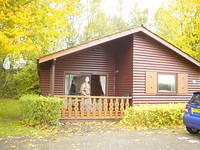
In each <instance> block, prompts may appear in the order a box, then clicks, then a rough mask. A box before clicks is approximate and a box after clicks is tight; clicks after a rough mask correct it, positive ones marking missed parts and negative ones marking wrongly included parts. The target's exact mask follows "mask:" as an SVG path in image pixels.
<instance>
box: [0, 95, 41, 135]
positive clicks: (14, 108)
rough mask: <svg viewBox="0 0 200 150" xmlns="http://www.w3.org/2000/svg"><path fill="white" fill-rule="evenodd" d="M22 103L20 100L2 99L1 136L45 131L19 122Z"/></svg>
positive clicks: (0, 109) (0, 112)
mask: <svg viewBox="0 0 200 150" xmlns="http://www.w3.org/2000/svg"><path fill="white" fill-rule="evenodd" d="M19 121H20V104H19V101H18V100H13V99H0V137H6V136H29V135H30V136H32V135H42V134H43V132H42V131H40V130H38V129H34V128H31V127H26V126H24V125H22V124H20V123H19Z"/></svg>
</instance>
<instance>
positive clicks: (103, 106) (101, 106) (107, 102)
mask: <svg viewBox="0 0 200 150" xmlns="http://www.w3.org/2000/svg"><path fill="white" fill-rule="evenodd" d="M55 97H59V98H62V99H64V100H65V102H64V105H63V108H62V114H61V119H106V118H107V119H109V118H110V119H112V118H113V119H114V118H121V117H122V116H123V112H124V110H125V109H126V108H128V107H129V106H130V100H131V99H132V97H108V96H69V95H55Z"/></svg>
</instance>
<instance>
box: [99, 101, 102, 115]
mask: <svg viewBox="0 0 200 150" xmlns="http://www.w3.org/2000/svg"><path fill="white" fill-rule="evenodd" d="M98 117H99V118H101V117H102V103H101V98H99V101H98Z"/></svg>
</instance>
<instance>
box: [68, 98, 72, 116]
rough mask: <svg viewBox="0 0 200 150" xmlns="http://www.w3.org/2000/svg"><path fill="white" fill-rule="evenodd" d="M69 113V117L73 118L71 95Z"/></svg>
mask: <svg viewBox="0 0 200 150" xmlns="http://www.w3.org/2000/svg"><path fill="white" fill-rule="evenodd" d="M68 101H69V102H68V114H69V118H72V98H71V97H69V98H68Z"/></svg>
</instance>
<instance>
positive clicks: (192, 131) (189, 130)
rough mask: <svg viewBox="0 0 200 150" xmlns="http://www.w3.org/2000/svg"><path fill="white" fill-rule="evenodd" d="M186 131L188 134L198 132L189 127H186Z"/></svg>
mask: <svg viewBox="0 0 200 150" xmlns="http://www.w3.org/2000/svg"><path fill="white" fill-rule="evenodd" d="M186 130H187V131H188V132H189V133H190V134H198V133H199V130H198V129H195V128H190V127H186Z"/></svg>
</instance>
